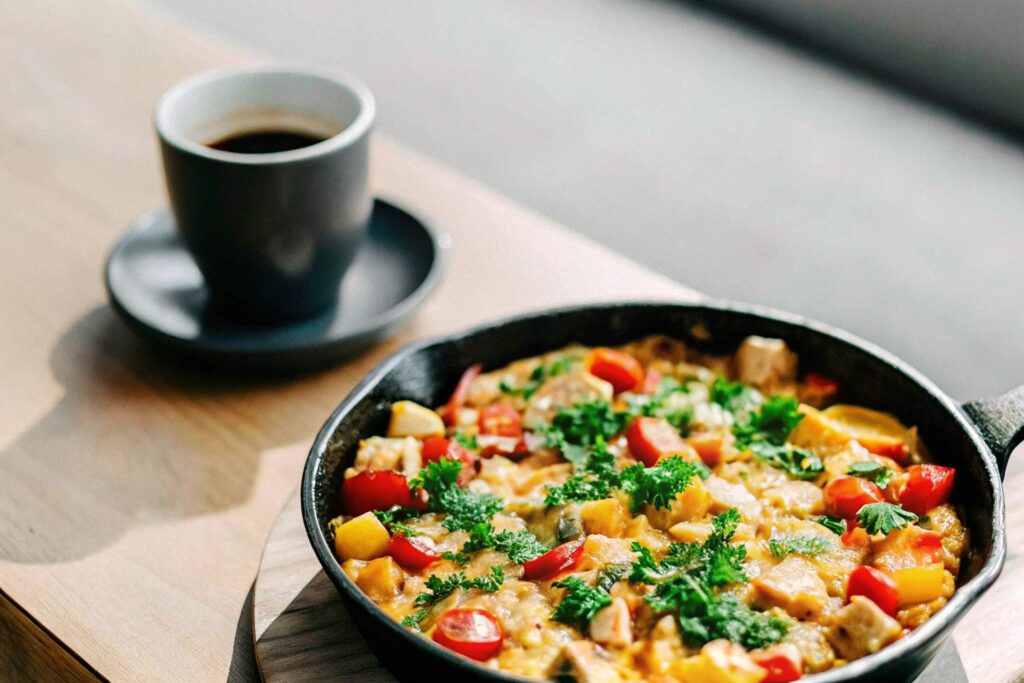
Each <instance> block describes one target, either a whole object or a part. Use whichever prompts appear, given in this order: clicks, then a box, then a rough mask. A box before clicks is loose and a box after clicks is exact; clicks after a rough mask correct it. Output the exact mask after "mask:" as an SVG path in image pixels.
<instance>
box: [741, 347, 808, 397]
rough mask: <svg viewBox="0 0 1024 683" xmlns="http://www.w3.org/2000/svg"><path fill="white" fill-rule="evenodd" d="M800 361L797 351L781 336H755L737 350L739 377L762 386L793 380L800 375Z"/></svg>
mask: <svg viewBox="0 0 1024 683" xmlns="http://www.w3.org/2000/svg"><path fill="white" fill-rule="evenodd" d="M796 363H797V358H796V354H795V353H793V352H792V351H790V350H789V347H788V346H786V342H784V341H782V340H781V339H769V338H766V337H757V336H751V337H747V338H746V339H744V340H743V343H742V344H740V347H739V349H737V350H736V372H737V374H738V376H739V380H740V381H741V382H745V383H746V384H753V385H755V386H757V387H758V388H759V389H762V390H763V389H770V388H775V389H777V388H779V387H781V386H783V385H784V384H787V383H790V382H792V381H793V379H794V378H795V377H796ZM768 393H774V392H771V391H769V392H768Z"/></svg>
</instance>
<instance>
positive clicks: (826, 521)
mask: <svg viewBox="0 0 1024 683" xmlns="http://www.w3.org/2000/svg"><path fill="white" fill-rule="evenodd" d="M814 521H815V522H817V523H818V524H820V525H822V526H823V527H825V528H826V529H828V530H829V531H831V532H832V533H834V534H835V535H836V536H842V535H843V534H845V533H846V522H844V521H843V520H841V519H839V518H838V517H833V516H832V515H824V516H822V517H816V518H815V519H814Z"/></svg>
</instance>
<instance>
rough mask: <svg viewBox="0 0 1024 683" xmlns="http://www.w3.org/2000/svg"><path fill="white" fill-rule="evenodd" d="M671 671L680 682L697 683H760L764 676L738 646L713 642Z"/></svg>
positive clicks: (759, 668) (766, 673) (765, 671)
mask: <svg viewBox="0 0 1024 683" xmlns="http://www.w3.org/2000/svg"><path fill="white" fill-rule="evenodd" d="M672 668H673V672H675V673H678V674H679V675H680V678H682V679H683V680H684V681H700V683H760V681H762V680H764V678H765V676H767V675H768V671H767V670H766V669H762V668H761V667H760V666H758V665H757V663H756V662H755V661H754V660H753V659H752V658H751V657H750V655H749V654H747V651H746V650H744V649H743V647H742V646H740V645H736V644H735V643H730V642H729V641H728V640H713V641H711V642H710V643H708V644H707V645H705V646H704V647H703V648H701V651H700V654H699V655H696V656H694V657H687V658H686V659H684V660H682V661H679V662H676V664H675V665H674V666H673V667H672Z"/></svg>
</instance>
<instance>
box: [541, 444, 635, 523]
mask: <svg viewBox="0 0 1024 683" xmlns="http://www.w3.org/2000/svg"><path fill="white" fill-rule="evenodd" d="M574 466H575V469H576V471H577V474H574V475H573V476H571V477H569V478H568V479H567V480H566V481H565V483H564V484H560V485H557V486H548V487H547V490H548V493H547V496H546V497H545V499H544V504H545V505H548V506H552V505H565V504H566V503H568V502H571V501H577V502H583V501H587V500H601V499H602V498H607V497H609V496H610V495H611V493H612V489H613V488H614V487H616V486H617V485H618V483H619V478H618V472H616V470H615V455H614V454H613V453H612V452H611V451H609V450H608V446H607V445H606V444H605V440H604V437H601V436H598V437H597V438H596V439H595V443H594V445H593V447H592V448H591V449H590V450H589V451H584V459H583V460H582V461H581V462H578V463H574Z"/></svg>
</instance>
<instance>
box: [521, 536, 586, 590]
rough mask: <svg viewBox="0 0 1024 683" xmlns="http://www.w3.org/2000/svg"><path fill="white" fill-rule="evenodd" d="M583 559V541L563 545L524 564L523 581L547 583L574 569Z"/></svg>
mask: <svg viewBox="0 0 1024 683" xmlns="http://www.w3.org/2000/svg"><path fill="white" fill-rule="evenodd" d="M582 558H583V539H580V540H577V541H569V542H568V543H563V544H562V545H560V546H558V547H557V548H555V549H553V550H549V551H547V552H546V553H544V554H543V555H541V556H540V557H537V558H534V559H532V560H530V561H529V562H524V563H523V579H525V580H527V581H546V580H548V579H553V578H555V577H556V576H558V575H559V574H561V573H562V572H564V571H566V570H568V569H572V568H573V567H575V566H576V565H577V564H579V563H580V560H581V559H582Z"/></svg>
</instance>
